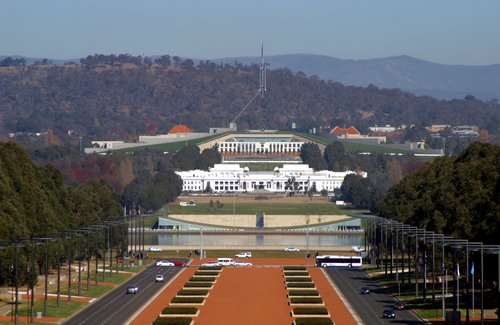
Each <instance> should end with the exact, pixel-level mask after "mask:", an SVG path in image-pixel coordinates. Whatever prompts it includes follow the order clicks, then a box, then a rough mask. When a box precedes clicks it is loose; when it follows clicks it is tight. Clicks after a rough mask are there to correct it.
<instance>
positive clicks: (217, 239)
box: [144, 233, 364, 247]
mask: <svg viewBox="0 0 500 325" xmlns="http://www.w3.org/2000/svg"><path fill="white" fill-rule="evenodd" d="M202 241H203V245H205V246H221V245H225V246H306V245H310V246H328V247H331V246H362V245H364V236H363V234H362V233H352V234H309V235H306V233H300V234H213V233H211V234H206V233H204V234H203V238H201V236H200V234H178V233H176V234H168V233H161V234H151V233H146V234H145V237H144V244H145V245H160V246H184V245H187V246H189V245H199V244H200V243H201V242H202Z"/></svg>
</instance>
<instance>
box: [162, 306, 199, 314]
mask: <svg viewBox="0 0 500 325" xmlns="http://www.w3.org/2000/svg"><path fill="white" fill-rule="evenodd" d="M197 312H198V309H197V308H195V307H167V308H164V309H163V310H162V312H161V313H162V314H166V315H168V314H170V315H194V314H196V313H197Z"/></svg>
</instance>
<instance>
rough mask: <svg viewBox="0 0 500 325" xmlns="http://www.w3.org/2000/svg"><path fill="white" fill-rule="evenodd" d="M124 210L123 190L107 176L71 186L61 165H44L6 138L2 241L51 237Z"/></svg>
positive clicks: (0, 148) (0, 195)
mask: <svg viewBox="0 0 500 325" xmlns="http://www.w3.org/2000/svg"><path fill="white" fill-rule="evenodd" d="M121 215H122V208H121V206H120V204H119V202H118V198H117V196H116V195H115V194H114V192H113V191H112V190H111V188H110V187H109V186H107V185H106V184H105V183H104V182H99V181H90V182H88V183H86V184H84V185H82V186H80V187H75V188H70V187H66V186H65V185H64V184H63V177H62V174H61V173H60V172H59V171H58V170H57V169H55V168H54V167H51V166H46V167H38V166H36V165H35V164H34V163H33V162H32V161H31V160H30V159H29V157H28V155H27V154H26V152H25V151H24V149H22V148H21V147H20V146H19V145H16V144H13V143H2V142H0V238H1V239H2V241H10V240H19V239H21V238H23V239H25V238H30V237H46V236H47V235H51V234H57V233H58V232H60V231H63V230H67V229H75V228H77V227H79V226H82V225H87V224H94V223H98V222H100V221H103V220H110V219H113V218H114V217H115V218H116V217H121ZM0 282H1V281H0Z"/></svg>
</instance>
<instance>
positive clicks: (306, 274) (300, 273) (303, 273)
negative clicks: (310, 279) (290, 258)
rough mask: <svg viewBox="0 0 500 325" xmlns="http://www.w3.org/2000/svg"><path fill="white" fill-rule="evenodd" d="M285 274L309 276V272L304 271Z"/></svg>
mask: <svg viewBox="0 0 500 325" xmlns="http://www.w3.org/2000/svg"><path fill="white" fill-rule="evenodd" d="M285 276H309V273H308V272H302V271H295V272H285Z"/></svg>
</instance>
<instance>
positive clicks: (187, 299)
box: [172, 297, 205, 304]
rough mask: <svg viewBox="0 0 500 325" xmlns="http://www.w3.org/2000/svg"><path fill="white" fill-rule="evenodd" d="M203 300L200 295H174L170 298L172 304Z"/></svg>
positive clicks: (193, 302) (199, 302)
mask: <svg viewBox="0 0 500 325" xmlns="http://www.w3.org/2000/svg"><path fill="white" fill-rule="evenodd" d="M203 300H205V298H202V297H174V298H172V303H173V304H189V303H191V304H201V303H202V302H203Z"/></svg>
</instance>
